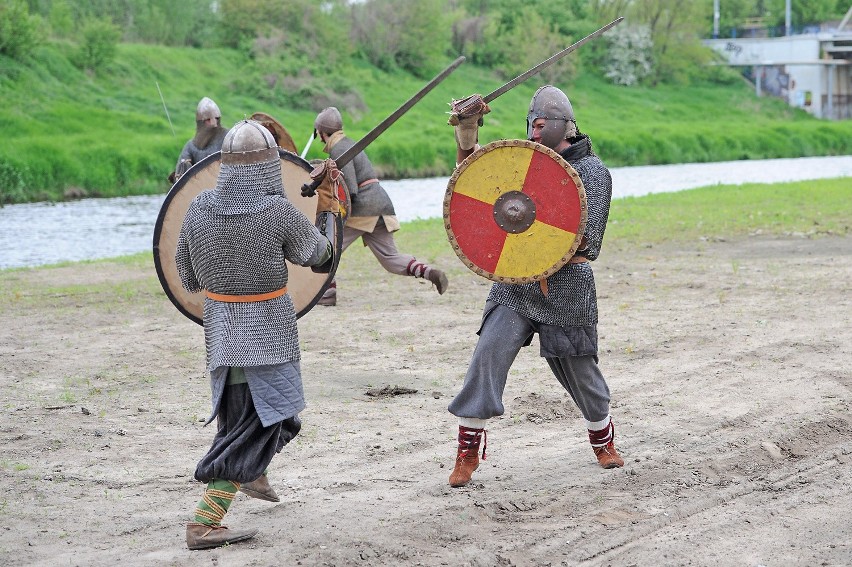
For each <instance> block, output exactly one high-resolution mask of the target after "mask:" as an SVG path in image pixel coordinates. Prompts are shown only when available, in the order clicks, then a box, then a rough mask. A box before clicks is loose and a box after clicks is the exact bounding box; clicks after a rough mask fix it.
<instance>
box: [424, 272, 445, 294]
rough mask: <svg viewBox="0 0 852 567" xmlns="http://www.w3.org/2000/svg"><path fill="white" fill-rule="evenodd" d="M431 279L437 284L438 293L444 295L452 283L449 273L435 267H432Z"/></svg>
mask: <svg viewBox="0 0 852 567" xmlns="http://www.w3.org/2000/svg"><path fill="white" fill-rule="evenodd" d="M429 281H430V282H432V283H433V284H435V287H437V288H438V295H444V292H445V291H447V287H448V286H449V285H450V281H449V280H448V279H447V275H446V274H445V273H444V272H442V271H441V270H437V269H435V268H432V270H431V271H430V272H429Z"/></svg>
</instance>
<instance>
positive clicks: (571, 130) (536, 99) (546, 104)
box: [527, 85, 577, 149]
mask: <svg viewBox="0 0 852 567" xmlns="http://www.w3.org/2000/svg"><path fill="white" fill-rule="evenodd" d="M537 118H544V119H545V120H547V124H545V126H544V128H543V129H542V131H541V143H542V144H543V145H545V146H547V147H548V148H551V149H553V148H555V147H556V146H557V145H559V143H560V142H562V140H565V139H568V138H570V137H572V136H574V135H576V132H577V125H576V122H575V121H574V109H573V108H571V101H570V100H568V96H566V94H565V93H563V92H562V91H561V90H559V89H557V88H556V87H554V86H552V85H545V86H543V87H539V89H538V90H537V91H535V94H534V95H533V97H532V100H531V101H530V110H529V113H528V114H527V139H529V140H532V133H533V122H535V120H536V119H537Z"/></svg>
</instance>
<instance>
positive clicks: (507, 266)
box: [444, 140, 586, 283]
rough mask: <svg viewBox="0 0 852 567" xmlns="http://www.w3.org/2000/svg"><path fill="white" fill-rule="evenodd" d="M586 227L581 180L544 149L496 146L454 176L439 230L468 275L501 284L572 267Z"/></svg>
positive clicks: (518, 143) (514, 143)
mask: <svg viewBox="0 0 852 567" xmlns="http://www.w3.org/2000/svg"><path fill="white" fill-rule="evenodd" d="M585 226H586V192H585V190H584V188H583V182H582V181H581V180H580V176H579V175H577V172H576V171H575V170H574V168H573V167H571V165H570V164H569V163H568V162H567V161H565V160H564V159H562V157H561V156H560V155H559V154H557V153H556V152H554V151H553V150H551V149H550V148H548V147H546V146H542V145H541V144H537V143H535V142H530V141H527V140H498V141H496V142H492V143H490V144H488V145H486V146H483V147H481V148H480V149H478V150H476V151H475V152H474V153H473V154H471V155H470V156H469V157H468V158H467V159H465V160H464V161H463V162H462V163H461V164H459V166H458V167H457V168H456V170H455V172H453V175H452V177H451V178H450V181H449V183H448V184H447V192H446V195H445V197H444V228H445V229H446V230H447V236H448V237H449V239H450V245H451V246H452V247H453V250H454V251H455V253H456V255H458V257H459V258H460V259H461V261H462V262H464V265H465V266H467V267H468V268H470V269H471V270H472V271H473V272H474V273H476V274H479V275H480V276H483V277H486V278H488V279H490V280H494V281H498V282H504V283H529V282H533V281H539V280H542V279H544V278H547V277H548V276H550V275H552V274H553V273H554V272H556V271H557V270H558V269H559V268H561V267H562V266H564V265H565V264H566V263H568V261H569V260H570V259H571V256H573V255H574V253H575V252H576V251H577V247H578V246H579V245H580V240H581V239H582V235H583V231H584V230H585Z"/></svg>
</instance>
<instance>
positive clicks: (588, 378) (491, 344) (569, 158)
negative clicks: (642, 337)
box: [445, 85, 624, 487]
mask: <svg viewBox="0 0 852 567" xmlns="http://www.w3.org/2000/svg"><path fill="white" fill-rule="evenodd" d="M477 97H478V101H477ZM471 101H473V103H471ZM489 111H490V109H489V107H488V105H487V104H486V101H484V100H483V99H482V97H479V95H473V96H472V97H467V98H466V99H462V100H460V101H454V104H453V112H452V113H451V116H450V124H451V125H453V126H454V127H455V137H456V143H457V159H458V162H460V163H461V165H460V166H459V168H458V169H457V171H459V170H461V169H462V168H464V167H465V166H466V165H467V164H468V162H470V160H468V162H464V161H463V160H465V159H466V158H468V156H472V154H474V152H476V151H477V150H479V149H480V147H479V144H478V130H479V125H481V124H482V117H483V115H484V114H486V113H488V112H489ZM527 138H528V139H529V140H530V141H532V142H535V144H529V142H526V141H515V142H517V144H520V145H527V146H529V147H525V148H522V149H523V150H524V151H525V152H526V154H525V155H532V154H535V155H536V159H538V160H539V161H538V162H535V163H536V166H535V167H530V168H529V169H528V170H527V171H526V173H525V174H523V175H521V176H520V177H517V178H516V181H517V186H513V187H512V188H519V189H522V190H520V191H514V192H513V195H511V196H510V197H509V198H502V199H501V198H497V199H496V200H495V199H493V198H491V201H490V203H487V206H485V205H483V208H482V209H481V210H484V211H487V212H486V214H484V215H482V216H487V217H489V218H487V219H485V220H484V221H483V222H484V224H488V225H489V227H488V229H487V231H486V232H480V233H478V234H479V235H480V236H479V237H481V235H483V234H489V233H490V234H494V235H497V234H499V235H502V237H501V238H507V237H511V236H513V234H512V233H521V234H523V233H524V231H525V230H527V228H528V227H529V226H531V225H532V223H534V222H538V223H539V224H538V225H536V226H537V227H538V228H537V230H534V231H530V232H528V233H526V235H525V238H527V239H532V238H533V237H537V236H538V235H539V234H550V233H556V234H558V233H559V231H558V230H555V229H553V228H552V227H549V226H547V224H546V223H545V222H542V219H544V220H547V219H548V214H549V218H550V219H551V220H549V221H548V222H551V224H558V223H559V222H561V220H562V215H561V213H560V214H554V212H555V211H547V210H543V209H545V207H544V206H542V202H543V201H546V200H547V195H546V193H547V192H548V191H550V189H547V190H545V191H542V188H544V187H546V186H547V183H548V180H547V179H545V176H544V174H543V173H542V172H544V171H548V168H550V169H553V170H556V171H560V172H562V173H563V174H564V173H565V171H567V170H570V167H571V166H572V167H573V170H576V173H574V172H573V171H571V173H570V175H578V176H579V181H581V183H578V184H577V185H578V186H582V187H583V188H584V190H585V200H586V202H585V206H586V211H585V216H586V218H585V219H584V220H585V227H584V228H583V226H582V223H580V228H578V229H577V232H578V233H579V234H570V236H571V238H572V239H573V240H572V242H574V244H573V246H572V248H571V252H569V253H567V254H565V256H566V257H565V258H564V263H562V264H559V265H557V266H556V267H555V268H554V269H553V270H551V271H547V270H545V271H544V274H546V276H547V277H541V278H536V280H535V281H530V280H528V279H524V278H520V279H518V278H516V280H517V283H511V281H510V280H511V277H506V278H503V277H502V276H501V277H499V278H497V277H492V278H490V279H495V280H496V281H495V283H494V285H493V286H492V288H491V292H490V293H489V295H488V299H487V301H486V303H485V309H484V313H483V316H482V323H481V326H480V328H479V331H478V335H479V340H478V342H477V345H476V348H475V350H474V352H473V357H472V359H471V361H470V365H469V367H468V369H467V374H466V376H465V379H464V385H463V386H462V389H461V391H460V392H459V393H458V394H457V395H456V396H455V398H454V399H453V400H452V402H451V403H450V405H449V411H450V413H452V414H453V415H455V416H457V417H458V418H459V432H458V452H457V456H456V463H455V468H454V469H453V472H452V474H451V475H450V479H449V482H450V486H453V487H459V486H465V485H466V484H468V483H469V482H470V480H471V475H472V474H473V472H474V471H475V470H476V469H477V467H478V466H479V451H480V445H482V458H483V459H485V441H484V435H485V430H486V424H487V420H488V419H489V418H491V417H494V416H499V415H502V414H503V411H504V409H503V400H502V397H503V391H504V388H505V386H506V380H507V376H508V373H509V368H510V367H511V366H512V363H513V362H514V360H515V357H516V356H517V355H518V353H519V352H520V349H521V348H522V347H524V346H528V345H529V344H530V342H531V340H532V337H533V334H535V333H538V334H539V342H540V348H541V356H542V357H544V358H545V360H547V363H548V365H549V366H550V369H551V371H552V372H553V374H554V375H555V376H556V379H557V380H558V381H559V383H560V384H561V385H562V386H563V387H564V388H565V389H566V390H567V391H568V393H569V394H570V395H571V398H572V399H573V400H574V402H575V403H576V405H577V407H578V408H579V409H580V412H581V413H582V415H583V417H584V418H585V425H586V429H587V430H588V435H589V441H590V442H591V445H592V449H593V450H594V453H595V455H596V457H597V461H598V463H599V464H600V466H602V467H603V468H607V469H608V468H614V467H621V466H623V465H624V461H623V460H622V459H621V457H620V456H619V455H618V453H617V452H616V450H615V445H614V441H613V440H614V437H615V430H614V427H613V423H612V418H611V417H610V392H609V387H608V386H607V383H606V380H605V379H604V376H603V374H602V373H601V370H600V368H599V367H598V334H597V322H598V308H597V299H596V293H595V281H594V276H593V274H592V267H591V264H590V262H591V261H593V260H595V259H597V257H598V255H599V254H600V251H601V245H602V244H603V237H604V230H605V229H606V223H607V218H608V216H609V207H610V199H611V196H612V179H611V177H610V173H609V170H608V169H607V168H606V166H605V165H604V164H603V162H602V161H601V160H600V158H598V156H597V155H595V153H594V152H593V151H592V143H591V140H590V139H589V137H588V136H586V135H585V134H582V133H581V132H580V131H579V130H578V128H577V123H576V121H575V119H574V110H573V109H572V107H571V102H570V101H569V100H568V97H567V96H566V95H565V93H564V92H562V91H561V90H559V89H558V88H556V87H553V86H550V85H548V86H544V87H541V88H539V89H538V90H537V91H536V93H535V95H534V96H533V97H532V100H531V101H530V105H529V113H528V115H527ZM506 142H507V143H508V142H509V141H506ZM494 144H497V142H495V143H494ZM538 144H541V145H543V146H545V148H541V146H539V145H538ZM489 146H490V145H489ZM548 148H549V149H548ZM487 150H488V148H483V150H482V151H487ZM540 150H545V151H544V152H542V151H540ZM550 150H552V152H551V151H550ZM548 154H552V155H553V157H555V158H557V159H556V160H555V161H560V162H561V160H564V161H565V162H567V163H568V164H570V166H569V167H568V168H564V167H561V168H560V167H558V166H553V167H551V165H548V163H547V162H549V161H551V162H553V161H554V160H553V159H551V158H550V157H546V156H547V155H548ZM541 156H545V157H541ZM559 158H561V159H559ZM471 159H472V160H476V159H483V158H482V156H481V155H480V154H478V155H477V156H472V157H471ZM498 165H499V164H498ZM492 170H493V168H492ZM512 175H517V174H516V170H513V172H512ZM454 176H455V174H454ZM474 177H475V176H474ZM484 177H485V176H484ZM568 180H569V177H565V181H568ZM479 181H481V182H480V183H478V181H477V179H476V178H475V179H474V180H473V181H472V182H471V181H470V180H468V182H467V184H468V189H466V191H467V192H468V193H469V194H475V193H476V192H477V191H479V190H480V188H481V187H479V188H478V187H477V185H479V186H481V185H482V184H483V183H486V181H485V179H481V180H479ZM557 185H565V183H564V182H562V183H561V184H557ZM448 191H449V190H448ZM529 194H533V199H530V198H529ZM574 198H575V199H576V198H577V192H575V193H574ZM462 199H466V201H464V202H463V203H461V204H459V206H460V207H461V206H469V207H471V208H470V209H469V210H471V211H472V210H476V209H475V207H476V206H477V205H476V204H475V203H478V201H476V200H475V199H472V198H468V197H459V201H460V202H461V201H462ZM536 199H538V208H536V203H535V200H536ZM486 200H487V199H486ZM479 204H480V205H482V203H481V202H479ZM552 204H553V206H557V205H558V204H559V203H558V202H555V201H554V202H552ZM447 206H448V205H447V202H446V201H445V214H447V213H446V211H447ZM553 206H551V209H552V208H553ZM578 218H579V217H578ZM474 221H475V219H473V218H462V219H458V222H459V226H460V230H462V228H461V227H463V226H464V225H467V224H469V223H471V222H474ZM495 223H496V224H495ZM489 231H490V232H489ZM471 234H474V233H471ZM566 234H567V233H566ZM462 236H464V235H462ZM472 238H473V244H474V246H479V245H481V244H482V243H477V242H476V241H475V239H476V238H477V237H476V236H473V237H472ZM506 242H509V240H508V239H507V240H506ZM458 243H459V244H462V243H463V242H462V241H461V239H459V242H458ZM501 246H502V248H501V249H500V250H502V251H503V252H506V248H507V246H505V245H503V244H501ZM564 246H565V248H564V249H565V250H567V249H568V247H569V244H567V243H566V244H564ZM509 252H511V251H509ZM509 252H506V253H507V254H508V253H509ZM499 253H500V252H499V251H498V252H497V254H498V255H499ZM542 253H543V251H542ZM487 256H488V257H489V258H491V256H494V254H489V255H487ZM530 256H533V257H534V256H536V254H532V255H527V257H526V258H522V260H523V261H532V260H533V259H534V258H530ZM470 265H471V266H472V265H473V262H471V263H470ZM479 271H482V270H481V269H480V270H479ZM502 280H505V281H502Z"/></svg>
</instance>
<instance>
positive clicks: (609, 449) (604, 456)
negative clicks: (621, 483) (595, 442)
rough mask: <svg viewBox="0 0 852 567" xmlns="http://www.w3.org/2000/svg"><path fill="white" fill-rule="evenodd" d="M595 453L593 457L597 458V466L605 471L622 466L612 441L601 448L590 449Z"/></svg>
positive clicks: (622, 460) (621, 460)
mask: <svg viewBox="0 0 852 567" xmlns="http://www.w3.org/2000/svg"><path fill="white" fill-rule="evenodd" d="M592 449H593V450H594V451H595V456H596V457H597V458H598V464H599V465H600V466H602V467H603V468H605V469H616V468H618V467H623V466H624V459H622V458H621V455H619V454H618V451H616V450H615V445H613V443H612V441H610V442H609V443H607V444H606V445H604V446H603V447H592Z"/></svg>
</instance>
